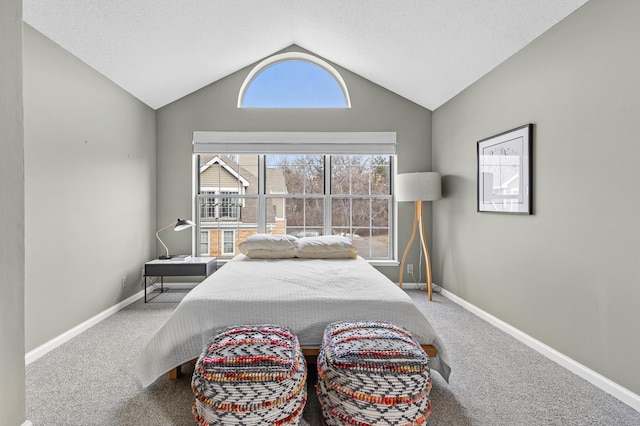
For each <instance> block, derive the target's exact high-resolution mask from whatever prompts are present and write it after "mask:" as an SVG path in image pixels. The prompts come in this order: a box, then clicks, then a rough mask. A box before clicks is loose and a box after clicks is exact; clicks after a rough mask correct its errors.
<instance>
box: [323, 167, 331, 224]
mask: <svg viewBox="0 0 640 426" xmlns="http://www.w3.org/2000/svg"><path fill="white" fill-rule="evenodd" d="M331 171H332V168H331V156H330V155H325V156H324V221H323V224H322V225H323V227H324V232H323V234H324V235H332V234H333V232H332V230H331V225H332V210H331V204H332V203H331V197H332V194H331Z"/></svg>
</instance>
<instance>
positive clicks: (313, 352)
mask: <svg viewBox="0 0 640 426" xmlns="http://www.w3.org/2000/svg"><path fill="white" fill-rule="evenodd" d="M420 346H422V349H423V350H424V351H425V352H426V353H427V355H429V356H430V357H435V356H436V355H438V349H436V347H435V346H433V345H420ZM302 353H303V354H304V357H305V359H306V360H307V364H315V363H316V359H317V358H318V354H319V353H320V349H318V348H302ZM196 361H197V358H194V359H192V360H191V361H190V362H196ZM180 372H181V366H180V365H179V366H177V367H176V368H173V369H171V370H169V380H176V379H177V378H178V377H180Z"/></svg>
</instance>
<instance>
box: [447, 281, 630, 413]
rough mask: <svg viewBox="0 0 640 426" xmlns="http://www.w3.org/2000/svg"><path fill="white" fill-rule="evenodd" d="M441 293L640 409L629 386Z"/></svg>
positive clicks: (454, 296) (459, 300) (451, 296)
mask: <svg viewBox="0 0 640 426" xmlns="http://www.w3.org/2000/svg"><path fill="white" fill-rule="evenodd" d="M440 294H442V295H443V296H445V297H446V298H447V299H449V300H451V301H452V302H454V303H456V304H458V305H460V306H462V307H463V308H465V309H466V310H468V311H469V312H471V313H473V314H475V315H476V316H478V317H480V318H482V319H483V320H485V321H487V322H488V323H489V324H491V325H493V326H495V327H496V328H498V329H500V330H502V331H504V332H505V333H507V334H509V335H511V336H512V337H514V338H516V339H518V340H519V341H521V342H522V343H524V344H525V345H527V346H529V347H530V348H532V349H534V350H535V351H537V352H539V353H541V354H542V355H544V356H546V357H547V358H549V359H550V360H552V361H554V362H556V363H557V364H559V365H561V366H562V367H564V368H566V369H567V370H569V371H571V372H572V373H574V374H576V375H578V376H580V377H582V378H583V379H585V380H586V381H588V382H589V383H591V384H593V385H595V386H597V387H598V388H600V389H602V390H603V391H605V392H607V393H608V394H610V395H612V396H614V397H615V398H617V399H619V400H620V401H622V402H624V403H625V404H627V405H628V406H630V407H631V408H633V409H634V410H636V411H640V395H637V394H635V393H633V392H631V391H630V390H629V389H627V388H625V387H623V386H620V385H619V384H617V383H615V382H613V381H611V380H609V379H607V378H606V377H604V376H603V375H601V374H600V373H597V372H595V371H593V370H591V369H590V368H588V367H586V366H584V365H582V364H580V363H579V362H577V361H575V360H573V359H571V358H569V357H568V356H566V355H564V354H562V353H560V352H558V351H557V350H555V349H553V348H552V347H550V346H547V345H545V344H544V343H542V342H541V341H539V340H536V339H534V338H533V337H531V336H529V335H528V334H526V333H523V332H522V331H520V330H518V329H517V328H515V327H513V326H511V325H509V324H507V323H506V322H504V321H502V320H500V319H498V318H496V317H494V316H493V315H491V314H489V313H487V312H485V311H483V310H482V309H480V308H478V307H477V306H475V305H472V304H471V303H469V302H467V301H466V300H464V299H461V298H460V297H458V296H456V295H455V294H453V293H451V292H450V291H447V290H445V289H442V290H441V292H440Z"/></svg>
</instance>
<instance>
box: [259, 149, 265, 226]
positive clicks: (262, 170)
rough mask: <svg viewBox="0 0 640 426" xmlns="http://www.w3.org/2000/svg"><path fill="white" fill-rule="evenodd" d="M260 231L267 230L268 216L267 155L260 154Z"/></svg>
mask: <svg viewBox="0 0 640 426" xmlns="http://www.w3.org/2000/svg"><path fill="white" fill-rule="evenodd" d="M258 176H259V177H260V178H259V179H258V223H257V225H258V232H260V233H265V232H267V217H266V211H267V210H266V206H267V201H266V196H265V194H266V190H265V188H266V184H265V182H266V180H267V168H266V165H265V156H264V155H258Z"/></svg>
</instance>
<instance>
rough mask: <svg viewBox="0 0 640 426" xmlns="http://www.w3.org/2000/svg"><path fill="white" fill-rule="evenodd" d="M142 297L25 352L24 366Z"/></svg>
mask: <svg viewBox="0 0 640 426" xmlns="http://www.w3.org/2000/svg"><path fill="white" fill-rule="evenodd" d="M143 296H144V291H140V292H138V293H136V294H134V295H133V296H131V297H129V298H127V299H125V300H123V301H122V302H120V303H118V304H116V305H113V306H112V307H110V308H108V309H106V310H104V311H102V312H100V313H99V314H98V315H96V316H94V317H92V318H89V319H88V320H86V321H85V322H83V323H82V324H79V325H77V326H75V327H73V328H72V329H71V330H69V331H66V332H64V333H62V334H61V335H59V336H58V337H55V338H53V339H51V340H49V341H48V342H46V343H43V344H42V345H40V346H38V347H37V348H35V349H33V350H31V351H29V352H27V353H26V354H25V356H24V363H25V365H28V364H30V363H32V362H33V361H35V360H37V359H38V358H40V357H42V356H44V355H46V354H47V353H48V352H50V351H52V350H54V349H55V348H57V347H58V346H60V345H62V344H63V343H66V342H68V341H69V340H71V339H73V338H74V337H76V336H77V335H78V334H80V333H82V332H83V331H85V330H87V329H89V328H91V327H93V326H94V325H96V324H97V323H99V322H100V321H102V320H103V319H105V318H108V317H110V316H111V315H113V314H115V313H116V312H118V311H119V310H121V309H124V308H126V307H127V306H129V305H130V304H132V303H133V302H135V301H136V300H138V299H140V298H141V297H143ZM29 424H31V423H29Z"/></svg>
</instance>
